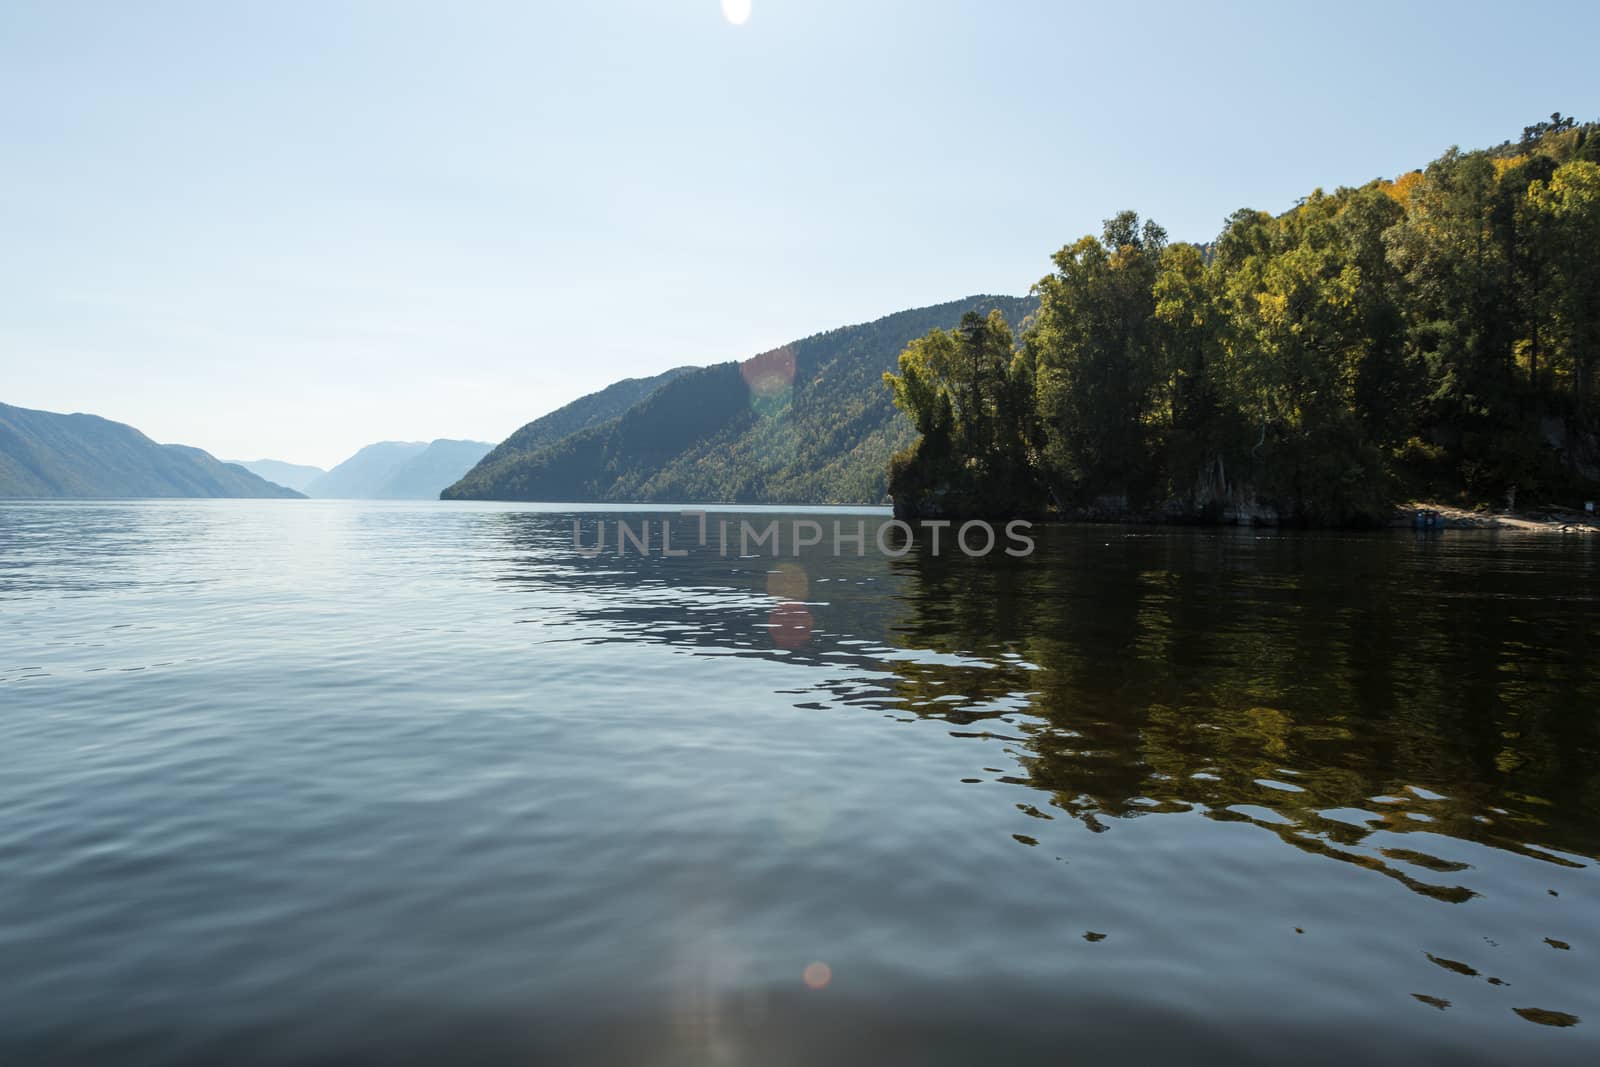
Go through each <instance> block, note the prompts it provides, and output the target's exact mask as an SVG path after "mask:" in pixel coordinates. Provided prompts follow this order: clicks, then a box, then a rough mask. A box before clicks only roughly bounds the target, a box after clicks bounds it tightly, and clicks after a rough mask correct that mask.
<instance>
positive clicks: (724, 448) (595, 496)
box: [444, 296, 1034, 503]
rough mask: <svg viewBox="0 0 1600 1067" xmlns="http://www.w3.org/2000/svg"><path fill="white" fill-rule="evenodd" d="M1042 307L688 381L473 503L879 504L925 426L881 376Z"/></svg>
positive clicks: (957, 313)
mask: <svg viewBox="0 0 1600 1067" xmlns="http://www.w3.org/2000/svg"><path fill="white" fill-rule="evenodd" d="M1033 307H1034V302H1033V301H1032V300H1030V299H1025V298H1018V297H1004V296H998V297H997V296H978V297H969V298H967V299H965V300H957V301H952V302H950V303H947V304H939V305H936V306H934V307H927V308H917V309H914V310H911V311H902V312H899V313H897V314H894V315H890V316H888V317H886V318H882V319H878V320H877V321H875V322H870V323H866V324H863V325H858V326H845V327H841V328H839V329H836V330H830V331H828V332H826V333H820V334H815V335H813V336H811V337H808V338H805V339H804V340H800V341H795V342H793V343H792V344H788V345H784V346H783V347H782V348H778V349H774V350H773V351H771V352H766V353H763V354H761V355H759V356H755V357H753V358H751V359H749V360H746V361H745V362H743V363H724V364H720V365H718V366H714V367H706V368H703V369H698V370H692V371H688V372H686V373H682V374H679V375H677V376H676V377H674V378H672V379H671V380H670V381H668V382H666V383H665V384H664V385H662V386H661V387H660V388H658V389H656V390H655V391H654V392H653V393H651V394H649V395H648V396H647V397H646V398H645V399H644V400H642V401H641V402H640V403H638V404H636V405H635V406H633V407H631V408H629V409H628V410H627V411H626V412H624V413H623V414H622V415H620V416H619V417H617V418H616V419H613V420H611V421H609V422H606V423H602V424H600V425H596V426H591V427H589V428H588V429H585V430H581V431H579V432H577V433H575V434H572V435H571V436H568V437H566V438H563V439H561V440H560V441H558V442H556V443H555V444H553V445H550V446H548V447H545V448H542V449H539V450H538V451H534V452H528V453H523V454H521V455H516V456H512V457H510V458H509V459H508V460H507V461H505V462H501V463H496V464H489V463H485V464H482V465H480V466H479V468H478V469H476V470H474V471H473V472H472V473H471V474H470V475H469V476H468V477H466V478H464V479H462V480H461V482H459V483H457V484H456V485H454V486H451V487H450V489H449V490H447V491H446V492H445V494H444V495H445V497H446V498H447V499H460V500H474V499H478V500H549V501H569V500H570V501H595V500H609V501H666V502H671V501H684V502H687V501H718V500H730V501H739V502H750V503H763V502H764V503H823V502H840V503H844V502H872V503H876V502H878V501H881V500H883V499H884V497H885V493H886V478H887V473H886V472H887V470H888V464H889V457H890V456H891V455H893V453H894V452H895V451H896V450H897V449H899V448H902V447H904V446H905V445H906V444H908V443H909V442H910V440H911V438H912V429H911V426H910V424H909V423H908V422H907V421H906V419H905V418H904V416H902V415H900V414H899V413H898V412H897V411H896V410H895V408H894V406H893V404H892V403H891V399H890V395H889V391H888V390H887V389H885V388H884V386H883V381H882V376H883V373H884V372H885V371H889V370H893V369H894V367H895V360H896V357H897V356H898V355H899V353H900V351H901V350H902V349H903V348H904V347H905V346H906V345H907V344H908V343H909V342H910V341H911V340H912V339H914V338H916V337H920V336H922V335H923V334H926V333H927V332H929V331H930V330H934V329H943V328H949V327H952V326H954V325H956V323H957V322H959V321H960V319H961V316H962V314H963V313H964V312H967V311H971V310H978V311H982V312H985V313H986V312H988V311H989V310H991V309H994V308H998V309H999V310H1000V311H1001V312H1002V313H1003V314H1004V315H1005V316H1006V317H1007V318H1008V319H1010V320H1012V321H1015V322H1020V321H1021V320H1022V319H1023V318H1024V317H1026V315H1027V314H1029V313H1030V312H1031V311H1032V309H1033Z"/></svg>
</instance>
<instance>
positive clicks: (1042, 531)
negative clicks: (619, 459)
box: [0, 501, 1600, 1067]
mask: <svg viewBox="0 0 1600 1067" xmlns="http://www.w3.org/2000/svg"><path fill="white" fill-rule="evenodd" d="M575 517H577V518H580V519H581V524H580V532H581V534H582V535H583V536H584V538H586V539H588V540H589V541H590V542H591V543H592V539H593V535H594V532H595V530H596V529H597V528H598V524H599V523H600V522H614V521H615V520H616V519H618V518H622V519H632V520H637V519H640V518H644V519H649V520H651V521H654V522H657V523H659V522H661V521H669V522H672V523H675V524H676V528H677V529H678V530H679V532H680V533H683V534H685V535H686V536H685V537H684V538H683V539H681V540H679V542H678V543H679V544H684V545H689V546H690V547H689V551H688V554H687V555H685V556H674V557H666V556H663V555H661V554H659V553H655V554H652V555H650V556H644V557H642V556H640V555H638V554H637V553H636V552H635V553H632V554H630V555H628V556H626V557H619V556H617V555H616V554H615V552H614V551H612V550H610V549H608V551H606V552H603V553H601V554H599V555H596V556H592V557H591V556H588V555H585V554H584V553H583V552H580V551H579V550H578V549H577V548H576V547H575V545H574V540H573V521H574V518H575ZM770 517H771V516H770V515H768V516H763V517H762V521H765V520H766V518H770ZM808 517H810V518H822V519H826V520H827V521H829V522H832V521H833V520H834V519H836V518H841V517H842V518H844V519H846V520H848V522H849V523H850V524H851V525H852V527H853V524H854V523H855V522H856V521H864V522H865V523H866V524H867V526H868V529H869V530H872V529H875V528H876V526H877V525H878V524H879V523H881V522H883V521H884V519H885V515H884V514H883V513H882V512H879V511H875V510H862V511H858V512H852V511H848V510H844V511H839V510H835V511H827V512H818V513H813V514H812V515H810V516H808ZM714 518H715V516H714ZM694 528H695V521H694V520H693V519H684V518H680V517H679V516H678V515H677V512H676V509H661V510H657V511H654V512H651V513H648V514H640V515H631V516H630V515H627V514H624V513H622V512H618V511H614V510H613V511H609V512H608V511H605V510H602V509H586V510H584V511H583V512H582V513H581V515H580V514H579V513H575V512H574V511H573V510H572V509H568V508H540V507H517V506H494V505H473V504H459V505H456V504H435V503H427V504H388V503H346V502H332V501H265V502H248V501H171V502H143V501H135V502H106V503H87V502H50V503H25V502H10V503H0V751H3V752H4V773H3V774H0V811H3V812H4V816H3V818H0V1062H6V1063H18V1064H23V1063H26V1064H50V1063H116V1064H118V1065H119V1067H130V1065H136V1064H219V1063H227V1064H230V1065H232V1064H252V1063H260V1064H288V1063H364V1062H372V1063H379V1062H381V1063H411V1062H415V1063H439V1062H458V1063H466V1062H473V1063H508V1064H509V1063H541V1062H544V1063H561V1064H570V1063H597V1064H598V1063H606V1064H616V1063H649V1064H721V1063H728V1064H747V1063H748V1064H787V1063H797V1064H798V1063H861V1064H883V1063H916V1064H929V1063H952V1064H955V1063H1005V1062H1022V1061H1028V1062H1038V1063H1044V1062H1050V1063H1063V1062H1080V1061H1082V1060H1084V1059H1088V1060H1097V1059H1098V1060H1115V1061H1117V1062H1149V1061H1153V1060H1159V1059H1163V1058H1165V1059H1171V1060H1175V1061H1183V1062H1206V1063H1228V1064H1231V1063H1269V1062H1272V1063H1276V1062H1282V1061H1284V1060H1289V1061H1291V1062H1302V1063H1321V1062H1326V1063H1344V1062H1349V1061H1350V1060H1351V1059H1354V1058H1357V1057H1359V1058H1360V1059H1361V1060H1363V1061H1365V1062H1371V1063H1412V1062H1418V1061H1429V1062H1451V1063H1479V1062H1483V1063H1491V1062H1523V1063H1534V1062H1537V1063H1588V1062H1594V1061H1595V1058H1596V1057H1597V1056H1600V1036H1597V1035H1600V981H1597V980H1596V977H1597V975H1600V963H1597V953H1600V876H1597V866H1596V864H1597V860H1600V610H1597V596H1600V582H1597V579H1600V545H1597V544H1596V542H1595V541H1594V540H1592V539H1584V538H1574V537H1567V538H1563V537H1561V536H1559V535H1551V536H1540V535H1495V534H1493V533H1480V532H1465V531H1462V532H1457V531H1447V532H1444V533H1442V534H1429V535H1417V534H1413V533H1412V532H1410V531H1406V532H1384V533H1367V534H1337V533H1280V532H1274V531H1259V530H1211V529H1176V528H1173V529H1168V528H1131V527H1116V526H1061V527H1050V528H1043V527H1039V528H1035V529H1034V531H1033V536H1034V537H1035V539H1036V545H1037V549H1036V551H1035V552H1034V553H1033V554H1032V555H1030V556H1027V557H1023V558H1014V557H1007V556H1004V555H1003V554H995V555H991V556H988V557H985V558H982V559H969V558H966V557H965V556H963V555H961V554H959V553H957V554H953V555H952V554H943V555H940V556H939V557H933V556H932V555H931V554H930V553H929V552H928V551H927V550H926V548H925V547H924V548H923V549H920V550H914V551H912V552H911V553H910V554H908V555H906V556H905V557H903V558H900V559H888V558H884V557H883V556H880V555H879V554H878V553H877V552H876V550H875V549H872V548H871V547H870V545H871V541H870V535H869V540H868V546H869V547H868V550H867V554H866V555H865V556H857V555H855V554H854V550H853V549H852V548H849V547H848V546H847V549H846V552H845V554H844V555H842V556H839V557H835V555H834V554H833V551H832V546H831V545H829V544H822V545H818V546H813V547H809V548H806V549H804V550H802V552H801V554H800V555H799V557H798V558H796V557H794V556H791V555H789V550H788V545H787V544H785V546H784V552H785V554H784V556H783V558H782V559H779V560H774V559H772V558H770V557H767V556H759V557H757V558H733V557H732V556H729V557H724V556H722V555H721V554H720V553H719V552H718V551H717V550H716V548H715V546H714V545H713V546H710V547H700V546H698V544H694V543H692V538H690V537H688V536H687V534H688V533H689V532H690V531H693V530H694Z"/></svg>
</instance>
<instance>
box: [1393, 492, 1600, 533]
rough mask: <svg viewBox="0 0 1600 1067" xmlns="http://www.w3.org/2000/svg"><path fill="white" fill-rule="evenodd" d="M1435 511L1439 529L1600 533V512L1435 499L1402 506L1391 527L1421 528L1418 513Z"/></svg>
mask: <svg viewBox="0 0 1600 1067" xmlns="http://www.w3.org/2000/svg"><path fill="white" fill-rule="evenodd" d="M1422 511H1431V512H1435V513H1436V514H1437V515H1438V516H1439V519H1438V525H1436V526H1434V527H1432V528H1433V529H1436V530H1440V529H1442V530H1516V531H1519V532H1522V533H1561V534H1567V533H1578V534H1592V533H1600V515H1596V514H1591V513H1589V512H1584V511H1578V510H1576V509H1573V508H1558V507H1545V508H1539V509H1537V510H1533V511H1473V510H1470V509H1467V508H1458V507H1452V506H1451V505H1449V504H1439V503H1434V502H1431V501H1421V500H1419V501H1414V502H1412V503H1409V504H1405V505H1403V506H1401V507H1400V508H1399V509H1398V510H1397V511H1396V513H1395V516H1394V518H1393V519H1391V520H1389V526H1390V528H1391V529H1414V528H1417V527H1416V525H1415V523H1416V514H1417V513H1418V512H1422Z"/></svg>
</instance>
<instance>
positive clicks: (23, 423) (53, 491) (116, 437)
mask: <svg viewBox="0 0 1600 1067" xmlns="http://www.w3.org/2000/svg"><path fill="white" fill-rule="evenodd" d="M299 495H300V494H299V493H297V492H295V491H294V490H293V489H286V488H284V487H283V486H281V485H275V484H273V483H272V482H268V481H266V480H264V479H262V478H259V477H257V476H256V475H254V474H252V473H250V472H249V471H247V470H245V469H244V468H243V467H239V466H235V465H233V464H229V463H223V462H222V461H220V460H218V459H216V458H215V457H213V456H212V455H210V454H209V453H206V452H202V451H201V450H200V449H198V448H189V447H187V446H185V445H163V444H157V443H156V442H155V441H152V440H150V438H148V437H146V436H145V435H144V434H142V433H140V432H139V431H138V430H136V429H134V428H133V427H132V426H128V425H125V424H123V423H120V422H112V421H111V420H110V419H103V418H101V417H99V416H98V415H83V414H73V415H62V414H57V413H55V412H52V411H35V410H32V409H30V408H18V407H12V406H10V405H8V404H0V497H102V498H104V497H298V496H299Z"/></svg>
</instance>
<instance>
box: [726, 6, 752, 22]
mask: <svg viewBox="0 0 1600 1067" xmlns="http://www.w3.org/2000/svg"><path fill="white" fill-rule="evenodd" d="M722 15H723V17H724V18H726V19H727V20H728V21H729V22H731V23H733V24H734V25H735V26H743V25H744V24H745V23H746V22H747V21H749V19H750V0H722Z"/></svg>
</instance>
